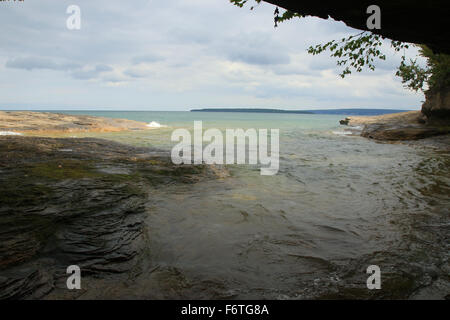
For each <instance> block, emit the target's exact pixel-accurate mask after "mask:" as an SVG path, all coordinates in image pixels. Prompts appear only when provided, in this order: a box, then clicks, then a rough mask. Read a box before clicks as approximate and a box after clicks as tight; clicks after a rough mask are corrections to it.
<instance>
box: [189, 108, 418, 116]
mask: <svg viewBox="0 0 450 320" xmlns="http://www.w3.org/2000/svg"><path fill="white" fill-rule="evenodd" d="M405 111H410V110H396V109H321V110H282V109H265V108H231V109H230V108H206V109H192V110H191V112H245V113H291V114H342V115H349V116H377V115H382V114H391V113H399V112H405Z"/></svg>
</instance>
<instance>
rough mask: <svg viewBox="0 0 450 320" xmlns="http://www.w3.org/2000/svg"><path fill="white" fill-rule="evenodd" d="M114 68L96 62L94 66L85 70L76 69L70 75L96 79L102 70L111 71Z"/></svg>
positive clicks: (84, 78) (83, 78)
mask: <svg viewBox="0 0 450 320" xmlns="http://www.w3.org/2000/svg"><path fill="white" fill-rule="evenodd" d="M113 70H114V69H113V68H112V67H110V66H108V65H106V64H98V65H96V66H95V68H91V69H87V70H77V71H74V72H72V73H71V75H72V77H73V78H75V79H79V80H90V79H96V78H98V77H99V76H100V74H101V73H103V72H109V71H113Z"/></svg>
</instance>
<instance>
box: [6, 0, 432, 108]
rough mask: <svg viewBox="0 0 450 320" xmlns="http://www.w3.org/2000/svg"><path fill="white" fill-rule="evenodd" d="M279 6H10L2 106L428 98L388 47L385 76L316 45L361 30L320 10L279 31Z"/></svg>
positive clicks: (105, 0) (223, 1) (411, 103)
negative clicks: (345, 67) (71, 21)
mask: <svg viewBox="0 0 450 320" xmlns="http://www.w3.org/2000/svg"><path fill="white" fill-rule="evenodd" d="M70 5H77V6H79V8H80V9H81V28H80V30H69V29H68V28H67V26H66V20H67V19H68V18H69V16H70V14H67V13H66V10H67V8H68V7H69V6H70ZM274 9H275V7H274V6H272V5H270V4H267V3H261V4H260V5H257V6H256V7H255V8H254V10H249V6H247V7H244V8H238V7H236V6H233V5H232V4H230V3H229V1H228V0H167V1H161V0H133V1H119V0H95V1H86V0H71V1H65V0H59V1H54V0H39V1H32V0H24V1H22V2H17V1H15V2H11V1H10V2H0V26H1V30H2V32H1V33H0V44H1V46H0V69H1V70H0V109H22V110H33V109H35V110H158V111H182V110H190V109H194V108H215V107H217V108H219V107H221V108H226V107H235V108H242V107H244V108H245V107H255V108H256V107H258V108H279V109H298V110H301V109H303V110H305V109H333V108H383V109H405V110H418V109H420V107H421V104H422V101H423V100H424V97H423V94H421V93H414V92H411V91H409V90H407V89H405V88H403V85H402V83H401V81H400V79H399V78H398V77H396V76H395V68H396V66H397V65H398V64H399V62H400V55H399V54H398V53H397V54H396V53H394V52H393V51H392V50H391V48H390V47H389V46H387V45H386V47H385V49H386V52H387V60H386V61H384V62H383V61H381V62H380V63H377V69H376V71H375V72H369V71H367V72H363V73H361V74H355V73H352V75H350V76H347V77H346V78H345V79H342V78H340V77H339V73H340V71H341V69H340V68H339V67H337V66H336V61H335V60H334V59H333V58H331V57H329V54H327V53H324V54H321V55H317V56H312V55H309V54H308V53H307V48H308V47H309V46H311V45H315V44H319V43H325V42H327V41H330V40H333V39H341V38H342V37H344V36H349V35H351V34H356V33H358V31H357V30H355V29H352V28H349V27H347V26H345V24H344V23H342V22H337V21H334V20H332V19H329V20H323V19H319V18H314V17H307V18H302V19H295V20H291V21H288V22H284V23H282V24H280V25H279V27H278V28H274V25H273V12H274ZM416 54H417V51H416V49H414V48H412V49H409V51H408V55H410V56H412V57H413V56H415V55H416Z"/></svg>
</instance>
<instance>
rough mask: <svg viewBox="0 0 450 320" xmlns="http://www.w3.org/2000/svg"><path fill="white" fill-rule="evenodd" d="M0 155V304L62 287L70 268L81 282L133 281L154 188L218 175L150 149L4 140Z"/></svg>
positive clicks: (97, 143) (141, 256) (86, 141)
mask: <svg viewBox="0 0 450 320" xmlns="http://www.w3.org/2000/svg"><path fill="white" fill-rule="evenodd" d="M0 154H1V155H2V157H1V158H0V299H28V298H42V297H45V296H46V295H47V294H48V293H49V292H51V291H52V290H53V289H55V288H64V287H65V279H67V275H66V268H67V267H68V266H69V265H78V266H80V267H81V269H82V272H83V277H86V276H87V277H95V278H110V277H121V276H126V277H133V275H134V274H136V273H138V272H139V268H140V266H141V264H142V261H143V260H144V256H145V250H143V248H144V247H145V243H146V241H147V239H146V233H145V232H144V228H145V227H144V224H143V219H144V217H145V214H144V209H145V203H147V202H148V201H151V193H152V190H155V188H158V189H160V188H164V186H168V185H170V184H172V183H195V182H196V181H199V180H201V179H206V178H215V177H216V173H215V172H213V171H210V170H208V168H206V167H203V166H188V165H180V166H177V165H173V164H172V162H171V161H170V158H168V157H167V156H165V155H162V154H160V153H158V152H157V151H155V150H153V151H151V150H148V149H145V148H134V147H131V146H126V145H122V144H118V143H114V142H111V141H106V140H100V139H91V138H86V139H52V138H38V137H15V136H14V137H13V136H4V137H0ZM66 291H67V290H66ZM56 297H57V296H56Z"/></svg>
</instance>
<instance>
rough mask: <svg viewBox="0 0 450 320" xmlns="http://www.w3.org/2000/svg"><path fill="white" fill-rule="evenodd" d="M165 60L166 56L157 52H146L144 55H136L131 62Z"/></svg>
mask: <svg viewBox="0 0 450 320" xmlns="http://www.w3.org/2000/svg"><path fill="white" fill-rule="evenodd" d="M162 60H164V57H161V56H159V55H155V54H146V55H143V56H137V57H134V58H133V59H132V60H131V62H132V63H133V64H141V63H152V62H158V61H162Z"/></svg>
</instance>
